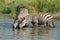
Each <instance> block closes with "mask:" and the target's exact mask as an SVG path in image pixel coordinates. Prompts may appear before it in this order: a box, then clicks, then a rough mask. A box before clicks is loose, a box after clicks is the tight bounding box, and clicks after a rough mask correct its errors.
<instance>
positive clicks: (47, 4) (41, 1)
mask: <svg viewBox="0 0 60 40" xmlns="http://www.w3.org/2000/svg"><path fill="white" fill-rule="evenodd" d="M18 5H19V6H20V7H26V8H28V9H29V13H32V12H48V13H57V12H59V11H60V0H0V14H9V16H10V17H14V16H15V13H16V7H17V6H18Z"/></svg>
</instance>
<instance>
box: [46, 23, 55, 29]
mask: <svg viewBox="0 0 60 40" xmlns="http://www.w3.org/2000/svg"><path fill="white" fill-rule="evenodd" d="M47 25H48V27H49V28H54V27H55V26H54V23H53V22H48V23H47Z"/></svg>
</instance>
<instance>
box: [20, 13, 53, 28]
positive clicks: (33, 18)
mask: <svg viewBox="0 0 60 40" xmlns="http://www.w3.org/2000/svg"><path fill="white" fill-rule="evenodd" d="M24 18H25V19H24V20H23V21H22V22H21V23H20V24H19V27H20V28H23V26H25V25H26V24H27V23H28V22H31V23H32V22H33V23H32V24H36V23H37V24H39V25H41V24H42V25H44V24H46V26H48V27H53V17H52V16H51V15H50V14H47V13H45V14H37V15H36V14H30V15H28V16H26V17H24Z"/></svg>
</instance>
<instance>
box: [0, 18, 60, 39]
mask: <svg viewBox="0 0 60 40" xmlns="http://www.w3.org/2000/svg"><path fill="white" fill-rule="evenodd" d="M59 24H60V21H57V22H55V26H56V27H55V28H40V27H36V28H23V29H12V25H13V21H12V20H8V21H7V19H6V20H0V40H60V25H59Z"/></svg>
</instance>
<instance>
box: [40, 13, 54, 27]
mask: <svg viewBox="0 0 60 40" xmlns="http://www.w3.org/2000/svg"><path fill="white" fill-rule="evenodd" d="M39 24H46V26H48V27H54V24H53V16H52V15H50V14H48V13H45V14H40V15H39Z"/></svg>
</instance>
